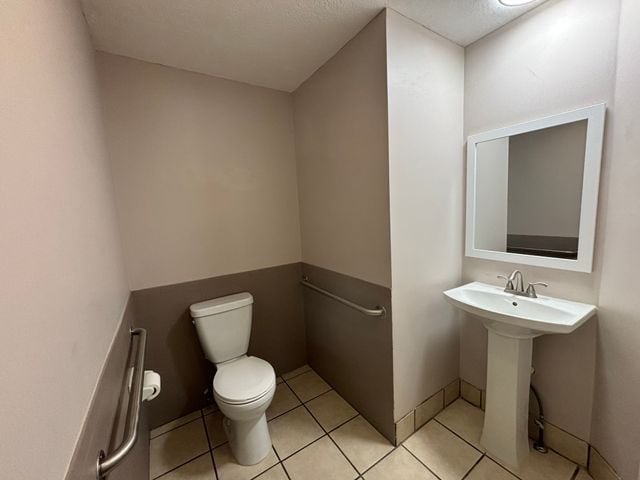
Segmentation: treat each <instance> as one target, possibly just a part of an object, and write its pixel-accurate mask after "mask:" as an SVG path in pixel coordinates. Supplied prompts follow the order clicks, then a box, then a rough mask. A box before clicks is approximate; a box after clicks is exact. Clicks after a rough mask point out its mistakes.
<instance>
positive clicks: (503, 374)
mask: <svg viewBox="0 0 640 480" xmlns="http://www.w3.org/2000/svg"><path fill="white" fill-rule="evenodd" d="M485 326H486V327H487V330H489V349H488V360H487V397H486V405H485V415H484V427H483V429H482V438H481V440H480V442H481V443H482V445H483V446H484V447H485V448H486V449H487V451H488V452H489V453H491V454H493V455H495V456H496V457H497V458H499V459H500V460H502V461H504V462H506V463H509V464H510V465H512V466H514V467H517V466H519V465H521V464H522V462H524V461H525V460H526V458H527V457H528V455H529V435H528V415H529V382H530V381H531V355H532V349H533V338H534V337H535V336H537V335H526V334H525V335H522V334H518V333H516V332H513V333H511V332H502V331H500V330H501V329H495V327H497V325H495V324H494V325H493V326H490V325H485Z"/></svg>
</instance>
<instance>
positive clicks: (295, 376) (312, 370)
mask: <svg viewBox="0 0 640 480" xmlns="http://www.w3.org/2000/svg"><path fill="white" fill-rule="evenodd" d="M307 367H309V370H307V371H305V372H301V373H298V374H296V375H294V376H293V377H289V378H287V379H286V380H285V378H284V376H285V375H286V373H283V374H282V375H276V377H280V378H281V379H282V381H283V382H286V381H287V380H293V379H294V378H298V377H299V376H300V375H304V374H305V373H309V372H315V370H314V369H313V368H311V365H309V364H308V363H307ZM300 368H302V367H300ZM287 373H291V372H287Z"/></svg>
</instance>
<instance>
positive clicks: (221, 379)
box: [190, 293, 276, 465]
mask: <svg viewBox="0 0 640 480" xmlns="http://www.w3.org/2000/svg"><path fill="white" fill-rule="evenodd" d="M252 304H253V297H252V296H251V294H250V293H238V294H235V295H229V296H227V297H220V298H214V299H213V300H208V301H206V302H201V303H196V304H194V305H191V308H190V310H191V317H192V318H193V320H194V321H193V323H194V324H195V326H196V330H197V331H198V338H199V339H200V344H201V345H202V349H203V350H204V353H205V356H206V357H207V359H208V360H209V361H211V362H213V363H215V365H216V367H217V371H216V374H215V377H214V379H213V394H214V398H215V400H216V403H217V404H218V407H219V408H220V411H221V412H222V413H223V414H224V416H225V417H226V418H225V419H224V422H223V423H224V429H225V432H226V434H227V438H228V439H229V444H230V445H231V451H232V452H233V454H234V456H235V457H236V460H237V461H238V463H239V464H241V465H254V464H256V463H259V462H260V461H261V460H262V459H264V458H265V457H266V456H267V455H268V454H269V451H270V450H271V437H270V436H269V430H268V428H267V419H266V416H265V411H266V410H267V407H268V406H269V404H270V403H271V400H272V399H273V394H274V392H275V390H276V375H275V372H274V371H273V367H272V366H271V365H270V364H269V362H266V361H264V360H262V359H260V358H257V357H248V356H247V350H248V348H249V337H250V336H251V313H252Z"/></svg>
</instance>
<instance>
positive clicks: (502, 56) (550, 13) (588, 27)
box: [460, 0, 619, 439]
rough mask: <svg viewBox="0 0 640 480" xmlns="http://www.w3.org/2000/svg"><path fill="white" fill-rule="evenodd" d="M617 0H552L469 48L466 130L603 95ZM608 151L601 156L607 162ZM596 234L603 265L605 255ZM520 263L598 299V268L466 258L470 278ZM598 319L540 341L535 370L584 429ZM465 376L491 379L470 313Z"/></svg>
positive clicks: (566, 419) (553, 416)
mask: <svg viewBox="0 0 640 480" xmlns="http://www.w3.org/2000/svg"><path fill="white" fill-rule="evenodd" d="M618 16H619V0H560V1H558V0H551V1H549V2H548V3H545V4H544V5H542V6H540V7H539V8H537V9H535V10H533V11H532V12H529V13H528V14H526V15H523V16H522V17H520V18H519V19H517V20H516V21H514V22H512V23H510V24H508V25H506V26H505V27H503V28H501V29H500V30H498V31H496V32H494V33H493V34H491V35H489V36H487V37H485V38H484V39H482V40H480V41H478V42H476V43H474V44H473V45H470V46H469V47H467V49H466V52H465V53H466V58H465V136H467V135H470V134H474V133H478V132H481V131H486V130H491V129H494V128H498V127H502V126H506V125H510V124H514V123H520V122H523V121H527V120H532V119H535V118H539V117H544V116H548V115H551V114H554V113H560V112H564V111H568V110H572V109H575V108H578V107H582V106H587V105H591V104H594V103H599V102H607V103H608V104H609V105H611V103H612V101H613V91H614V75H615V63H616V42H617V31H618ZM609 158H610V156H609V155H606V156H605V160H604V163H605V165H606V163H607V162H608V159H609ZM602 237H603V235H602V225H600V227H599V235H598V240H597V244H596V259H595V260H596V270H599V268H600V265H601V264H602V261H601V260H602V259H601V257H600V255H601V254H600V241H601V239H602ZM514 268H521V270H522V271H523V272H524V274H525V278H526V279H527V280H530V281H534V280H539V281H547V282H549V284H550V287H549V288H548V289H547V290H545V293H548V294H549V295H553V296H559V297H564V298H568V299H574V300H578V301H586V302H590V303H597V302H598V286H599V274H598V271H596V272H595V273H593V274H583V273H574V272H564V271H560V270H551V269H544V268H532V267H523V266H520V265H514V264H508V263H502V262H492V261H487V260H480V259H469V258H465V260H464V263H463V271H462V273H463V281H472V280H479V281H485V282H488V283H494V284H499V283H500V282H499V281H498V280H496V278H495V277H496V275H497V274H499V273H509V272H510V271H511V270H513V269H514ZM595 334H596V321H595V320H592V321H590V322H588V323H587V324H586V325H585V326H583V327H582V328H580V329H579V330H577V331H576V332H574V333H573V334H571V335H548V336H544V337H541V338H539V339H536V340H535V342H534V359H533V363H534V366H535V367H536V371H537V373H536V374H535V375H534V377H533V382H534V384H535V385H536V386H537V387H538V388H539V390H540V393H541V395H542V398H543V400H544V401H545V414H546V416H547V417H548V420H549V421H550V422H552V423H555V424H556V425H558V426H560V427H562V428H564V429H565V430H567V431H569V432H571V433H573V434H574V435H577V436H579V437H581V438H584V439H589V437H590V431H591V410H592V398H593V385H594V378H593V376H594V369H595V341H596V340H595V339H596V337H595ZM460 370H461V376H462V378H463V379H465V380H467V381H469V382H471V383H473V384H475V385H477V386H479V387H484V382H485V378H486V332H485V329H484V328H483V327H482V326H481V324H480V323H479V322H478V321H477V320H476V319H473V318H470V317H467V319H466V321H465V322H464V323H463V325H462V331H461V359H460Z"/></svg>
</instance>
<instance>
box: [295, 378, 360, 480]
mask: <svg viewBox="0 0 640 480" xmlns="http://www.w3.org/2000/svg"><path fill="white" fill-rule="evenodd" d="M312 371H313V370H312ZM316 375H318V374H317V373H316ZM318 376H319V377H320V375H318ZM320 378H322V377H320ZM322 381H324V379H323V380H322ZM285 382H286V380H285ZM325 383H326V382H325ZM287 385H288V384H287ZM331 390H332V389H330V390H329V391H331ZM291 391H292V392H293V394H294V395H295V396H296V398H297V399H298V400H300V402H302V406H303V407H304V408H305V410H306V411H307V412H308V413H309V415H311V418H313V420H314V421H315V422H316V423H317V424H318V425H320V428H321V429H322V431H323V432H324V433H325V435H323V436H322V437H320V438H323V437H324V436H327V437H328V438H329V441H331V442H332V443H333V444H334V445H335V447H336V448H337V449H338V451H339V452H340V453H341V454H342V456H343V457H344V458H345V459H346V460H347V462H349V465H351V467H353V470H354V471H355V472H356V474H357V475H358V476H360V475H361V473H360V471H359V470H358V469H357V468H356V466H355V465H354V464H353V462H352V461H351V460H350V459H349V457H347V455H346V454H345V453H344V452H343V451H342V449H341V448H340V446H339V445H338V444H337V443H336V441H335V440H334V439H333V438H332V437H331V435H329V433H328V432H327V430H326V429H325V428H324V427H323V426H322V425H321V424H320V422H318V421H317V420H316V418H315V417H314V416H313V413H311V410H309V407H307V405H306V402H303V401H302V400H301V399H300V397H299V396H298V394H297V393H296V392H295V390H293V388H292V389H291ZM324 393H327V392H324ZM324 393H321V394H320V395H324ZM320 395H318V397H319V396H320ZM315 398H317V397H315ZM311 400H313V398H310V399H309V400H307V402H310V401H311ZM354 410H355V409H354ZM358 416H359V414H358V415H356V416H355V417H353V418H357V417H358ZM353 418H351V419H349V420H347V421H346V422H344V423H347V422H350V421H351V420H353ZM343 425H344V424H343ZM337 428H338V427H336V429H337ZM334 430H335V429H334ZM332 431H333V430H332ZM318 440H319V439H318ZM315 441H317V440H315ZM312 443H314V442H312ZM309 445H311V443H310V444H309ZM309 445H307V446H309ZM304 448H306V447H304ZM356 478H357V477H356Z"/></svg>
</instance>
